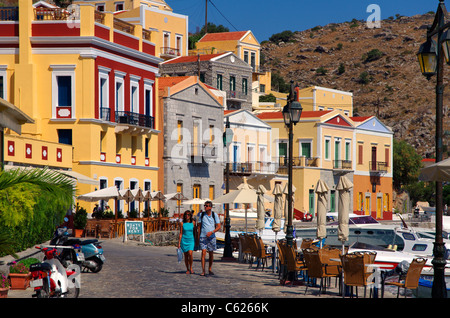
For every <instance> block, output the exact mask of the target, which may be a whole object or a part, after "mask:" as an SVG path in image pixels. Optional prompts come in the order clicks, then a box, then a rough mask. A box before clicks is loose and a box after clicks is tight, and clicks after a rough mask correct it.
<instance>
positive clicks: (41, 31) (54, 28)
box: [31, 23, 80, 36]
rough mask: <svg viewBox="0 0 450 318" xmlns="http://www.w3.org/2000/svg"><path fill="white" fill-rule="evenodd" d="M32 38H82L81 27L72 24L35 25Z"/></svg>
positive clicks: (33, 25)
mask: <svg viewBox="0 0 450 318" xmlns="http://www.w3.org/2000/svg"><path fill="white" fill-rule="evenodd" d="M31 34H32V36H80V27H76V26H75V25H72V24H70V23H33V24H32V25H31Z"/></svg>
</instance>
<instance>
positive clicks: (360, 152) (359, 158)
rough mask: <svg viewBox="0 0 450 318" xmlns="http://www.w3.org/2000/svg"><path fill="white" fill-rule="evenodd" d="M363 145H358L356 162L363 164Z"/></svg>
mask: <svg viewBox="0 0 450 318" xmlns="http://www.w3.org/2000/svg"><path fill="white" fill-rule="evenodd" d="M363 149H364V147H363V145H358V164H359V165H362V164H363V159H364V158H363V153H364V152H363Z"/></svg>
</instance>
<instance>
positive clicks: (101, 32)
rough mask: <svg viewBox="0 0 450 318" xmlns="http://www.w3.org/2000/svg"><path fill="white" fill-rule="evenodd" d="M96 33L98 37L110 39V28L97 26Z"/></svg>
mask: <svg viewBox="0 0 450 318" xmlns="http://www.w3.org/2000/svg"><path fill="white" fill-rule="evenodd" d="M94 34H95V36H96V37H98V38H101V39H104V40H106V41H109V30H108V29H106V28H104V27H101V26H99V25H96V26H95V30H94Z"/></svg>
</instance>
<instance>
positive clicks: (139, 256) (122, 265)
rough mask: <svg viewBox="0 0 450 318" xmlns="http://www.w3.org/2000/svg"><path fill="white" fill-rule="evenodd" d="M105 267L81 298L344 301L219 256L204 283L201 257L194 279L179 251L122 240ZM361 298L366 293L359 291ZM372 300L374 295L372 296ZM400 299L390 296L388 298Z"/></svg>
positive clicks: (107, 250) (108, 252) (85, 278)
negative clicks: (178, 257)
mask: <svg viewBox="0 0 450 318" xmlns="http://www.w3.org/2000/svg"><path fill="white" fill-rule="evenodd" d="M102 245H103V249H104V254H105V257H106V263H105V264H104V266H103V269H102V270H101V271H100V272H99V273H91V272H87V273H82V274H81V292H80V298H94V299H97V298H186V299H203V298H214V299H228V300H230V299H234V300H237V299H244V298H247V299H248V298H261V299H275V298H276V299H292V298H297V299H305V298H306V299H330V298H334V299H342V296H340V295H339V294H338V288H337V287H335V281H334V279H332V281H331V286H330V288H327V292H326V294H321V295H320V296H319V295H318V291H319V288H318V287H309V288H308V291H307V293H306V294H305V289H306V287H305V286H304V285H294V286H292V287H291V286H284V285H281V284H280V281H279V279H278V274H277V273H276V272H275V273H274V272H272V268H265V269H264V270H255V267H254V266H253V267H251V268H249V264H244V263H238V262H226V261H222V260H221V257H222V255H221V254H215V261H214V265H213V272H214V275H207V276H206V277H202V276H200V275H199V274H200V273H201V263H200V252H194V266H193V268H194V271H195V274H186V268H185V266H184V261H182V262H181V263H178V261H177V256H176V248H175V247H174V246H151V245H148V244H140V243H137V242H127V243H124V242H123V241H122V239H120V238H119V239H111V240H109V239H106V240H104V241H103V243H102ZM358 292H359V296H360V297H363V295H364V290H363V288H359V291H358ZM32 294H33V290H32V289H31V288H28V289H27V290H25V291H17V290H11V291H10V292H9V295H8V297H9V298H31V295H32ZM367 295H369V293H368V292H367ZM392 297H395V296H394V295H392V294H391V293H390V292H386V293H385V298H392Z"/></svg>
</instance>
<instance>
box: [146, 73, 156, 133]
mask: <svg viewBox="0 0 450 318" xmlns="http://www.w3.org/2000/svg"><path fill="white" fill-rule="evenodd" d="M153 83H154V81H152V80H148V79H144V114H145V116H148V117H146V125H145V126H146V127H149V128H155V123H154V121H153V119H152V118H150V117H153Z"/></svg>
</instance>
